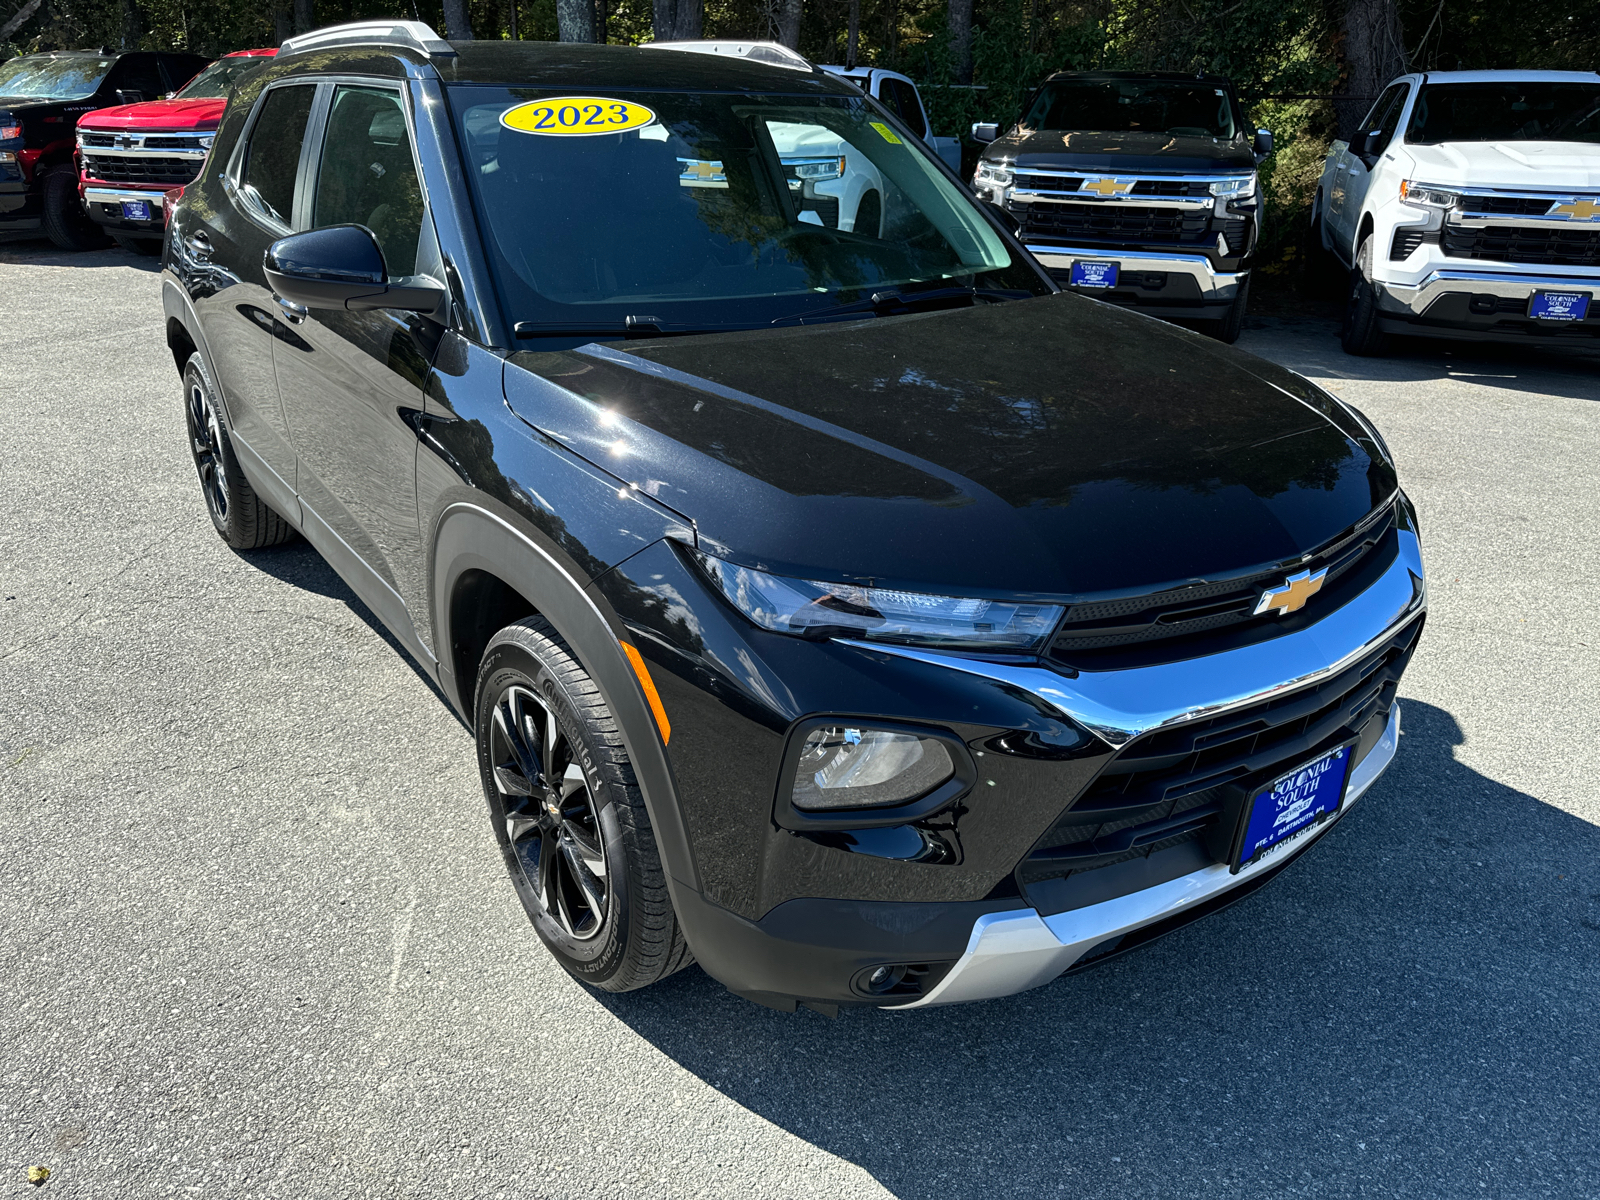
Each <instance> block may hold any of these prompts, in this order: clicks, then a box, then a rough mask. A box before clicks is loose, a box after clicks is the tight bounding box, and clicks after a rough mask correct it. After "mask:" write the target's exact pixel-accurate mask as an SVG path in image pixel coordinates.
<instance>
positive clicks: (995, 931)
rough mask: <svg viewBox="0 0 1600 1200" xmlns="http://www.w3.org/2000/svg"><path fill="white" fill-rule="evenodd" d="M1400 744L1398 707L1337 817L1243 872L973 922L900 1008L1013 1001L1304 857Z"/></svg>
mask: <svg viewBox="0 0 1600 1200" xmlns="http://www.w3.org/2000/svg"><path fill="white" fill-rule="evenodd" d="M1399 741H1400V703H1399V701H1396V702H1395V704H1394V706H1393V707H1392V708H1391V709H1390V710H1389V720H1388V723H1387V724H1386V725H1385V726H1384V730H1383V733H1382V735H1381V736H1380V737H1379V739H1378V744H1377V745H1376V746H1374V747H1373V748H1372V749H1371V750H1370V751H1369V752H1368V754H1367V756H1366V757H1365V758H1363V759H1362V760H1361V761H1360V762H1359V763H1357V764H1356V766H1355V769H1354V770H1353V771H1352V772H1351V776H1350V786H1349V789H1348V790H1347V792H1346V793H1345V799H1344V803H1343V804H1342V805H1340V807H1339V811H1338V813H1337V814H1336V815H1335V816H1334V817H1333V818H1332V819H1331V820H1327V821H1323V822H1322V823H1321V824H1320V825H1313V826H1311V827H1310V828H1308V829H1307V830H1305V831H1304V832H1303V833H1301V834H1300V835H1299V836H1297V837H1294V838H1291V839H1290V840H1289V841H1287V842H1284V843H1283V844H1282V845H1281V846H1280V847H1278V848H1276V849H1275V850H1273V851H1271V852H1270V853H1268V854H1267V855H1266V857H1264V858H1261V859H1258V860H1257V861H1256V862H1254V863H1252V864H1250V865H1249V866H1248V867H1245V868H1244V869H1242V870H1241V871H1240V872H1239V873H1238V874H1237V875H1235V874H1233V873H1231V871H1230V868H1229V867H1228V865H1227V864H1226V863H1213V864H1212V865H1211V866H1209V867H1202V868H1201V869H1200V870H1198V871H1193V872H1191V873H1189V874H1188V875H1182V876H1179V877H1178V878H1177V879H1173V880H1170V881H1168V882H1167V883H1161V884H1157V885H1156V886H1154V887H1148V888H1144V889H1142V890H1140V891H1137V892H1129V893H1128V894H1126V895H1123V896H1116V897H1113V898H1112V899H1110V900H1103V901H1101V902H1100V903H1099V904H1090V905H1086V906H1085V907H1083V908H1074V909H1068V910H1067V911H1066V912H1060V913H1055V914H1053V915H1052V916H1048V917H1041V916H1040V915H1039V910H1038V909H1035V908H1023V909H1012V910H1010V911H1008V912H999V913H988V914H986V915H984V916H981V917H979V918H978V919H977V920H976V921H974V922H973V925H972V934H971V936H970V937H969V938H968V940H967V948H966V950H965V952H964V953H963V954H962V955H961V957H960V958H959V959H958V960H957V961H956V964H955V966H953V967H951V968H950V971H949V973H948V974H947V975H945V977H944V978H943V979H941V980H940V981H939V982H938V983H937V984H936V985H935V986H934V987H933V989H932V990H931V991H930V992H929V993H928V994H927V995H926V996H923V997H921V998H920V999H917V1000H913V1001H912V1002H911V1003H910V1004H897V1005H893V1006H891V1007H894V1008H933V1007H936V1006H938V1005H942V1004H961V1003H965V1002H966V1001H969V1000H990V999H994V998H995V997H998V996H1010V995H1013V994H1015V993H1017V992H1023V991H1027V990H1028V989H1029V988H1035V987H1038V986H1040V985H1041V984H1045V983H1049V982H1050V981H1051V980H1052V979H1054V978H1055V977H1056V976H1058V975H1060V974H1061V973H1062V972H1063V971H1065V970H1067V969H1068V968H1069V967H1071V966H1072V965H1073V964H1074V963H1076V962H1077V961H1078V960H1079V959H1080V958H1082V957H1083V956H1084V955H1085V954H1087V953H1089V951H1091V950H1093V949H1094V948H1095V947H1096V946H1098V945H1100V944H1101V943H1102V942H1104V941H1106V940H1107V939H1109V938H1113V937H1117V936H1118V935H1120V934H1127V933H1132V932H1134V931H1135V930H1138V929H1142V928H1143V927H1144V926H1146V925H1153V924H1154V923H1155V922H1157V921H1161V920H1164V919H1166V918H1167V917H1171V916H1174V915H1176V914H1177V913H1180V912H1182V911H1184V910H1185V909H1190V908H1193V907H1194V906H1195V905H1197V904H1201V903H1204V902H1205V901H1208V900H1212V899H1215V898H1216V897H1218V896H1221V895H1223V894H1225V893H1227V892H1230V891H1232V890H1233V889H1234V888H1236V887H1238V886H1240V885H1241V884H1244V883H1248V882H1249V881H1250V880H1251V879H1253V878H1255V877H1256V876H1258V875H1260V874H1261V873H1262V872H1264V871H1267V870H1271V869H1273V868H1276V867H1279V866H1282V865H1286V864H1287V863H1288V862H1292V861H1293V860H1294V859H1296V858H1298V857H1300V855H1301V854H1303V853H1305V852H1306V851H1307V850H1308V849H1310V848H1311V847H1312V846H1313V845H1315V844H1316V843H1317V842H1318V841H1320V840H1321V839H1322V837H1323V835H1324V834H1326V833H1327V832H1328V830H1330V829H1332V828H1333V827H1334V826H1335V825H1337V824H1338V823H1339V822H1340V821H1341V820H1343V819H1344V815H1345V814H1346V813H1347V812H1349V811H1350V809H1351V808H1352V807H1353V806H1354V805H1355V803H1356V801H1358V800H1360V799H1361V797H1362V796H1364V795H1366V793H1367V792H1368V791H1369V790H1370V789H1371V787H1372V785H1373V784H1374V783H1376V782H1377V781H1378V778H1379V777H1380V776H1381V775H1382V774H1383V772H1384V771H1385V770H1386V769H1387V768H1388V766H1389V764H1390V763H1391V762H1393V761H1394V755H1395V750H1396V749H1397V748H1398V745H1399Z"/></svg>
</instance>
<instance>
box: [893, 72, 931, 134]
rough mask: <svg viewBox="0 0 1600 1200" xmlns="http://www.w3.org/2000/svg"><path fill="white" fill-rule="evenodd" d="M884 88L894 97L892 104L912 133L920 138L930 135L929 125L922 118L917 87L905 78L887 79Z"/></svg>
mask: <svg viewBox="0 0 1600 1200" xmlns="http://www.w3.org/2000/svg"><path fill="white" fill-rule="evenodd" d="M883 90H884V92H885V93H886V94H887V96H890V97H893V101H894V102H893V104H892V105H891V107H892V108H894V109H895V110H896V111H897V112H898V113H899V114H900V119H901V120H902V121H904V122H905V123H906V126H907V127H908V128H909V129H910V130H911V132H912V133H914V134H916V135H917V136H918V137H920V138H925V137H927V136H928V127H927V125H926V124H924V123H923V120H922V104H921V102H920V101H919V100H918V99H917V89H916V88H914V87H912V86H911V85H910V84H909V83H907V82H906V81H905V80H903V79H885V80H884V81H883Z"/></svg>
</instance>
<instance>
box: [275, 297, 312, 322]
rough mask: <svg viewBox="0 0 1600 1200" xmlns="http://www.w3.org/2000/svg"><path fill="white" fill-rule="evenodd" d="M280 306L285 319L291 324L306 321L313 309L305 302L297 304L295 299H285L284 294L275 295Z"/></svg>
mask: <svg viewBox="0 0 1600 1200" xmlns="http://www.w3.org/2000/svg"><path fill="white" fill-rule="evenodd" d="M273 299H274V300H276V301H277V302H278V307H279V308H280V309H282V310H283V319H284V320H285V321H288V322H289V324H291V325H298V324H300V322H301V321H304V320H305V319H306V317H307V316H308V315H309V314H310V312H311V310H310V309H309V308H307V307H306V306H305V305H304V304H296V303H295V302H294V301H293V300H285V299H284V298H283V297H282V296H274V297H273Z"/></svg>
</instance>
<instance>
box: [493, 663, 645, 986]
mask: <svg viewBox="0 0 1600 1200" xmlns="http://www.w3.org/2000/svg"><path fill="white" fill-rule="evenodd" d="M535 636H538V635H535ZM541 640H544V639H541ZM552 649H553V647H552ZM513 685H519V686H523V687H526V688H528V689H529V690H530V691H532V692H534V693H536V694H537V695H538V696H539V698H540V700H541V702H543V703H544V704H546V705H548V706H549V707H550V709H551V711H552V712H553V713H555V717H556V721H557V723H558V724H559V725H560V726H561V731H562V733H563V734H564V735H565V736H566V737H567V738H568V739H569V741H570V742H571V744H572V746H573V747H574V749H575V750H576V752H577V754H576V757H577V761H578V764H579V767H580V768H581V769H582V771H583V773H584V777H585V778H586V779H587V780H588V783H589V789H590V795H591V796H593V797H594V804H595V818H596V821H597V823H598V826H599V831H600V835H601V838H602V841H603V844H604V846H605V852H606V866H607V877H606V914H605V921H604V924H603V925H602V927H601V930H600V932H599V933H598V934H596V935H595V936H594V937H592V938H586V939H583V940H579V939H576V938H573V937H571V936H570V935H569V934H568V933H567V932H566V931H565V930H564V929H563V928H562V927H561V925H560V924H559V923H558V922H557V921H556V920H555V919H554V918H553V917H551V916H550V914H549V913H548V912H546V911H545V909H544V906H543V905H542V904H540V902H539V898H538V895H537V890H536V885H535V884H533V883H530V881H529V880H528V879H527V877H526V875H525V874H524V872H523V870H522V865H521V863H520V861H519V859H518V856H517V853H516V851H515V849H513V847H512V845H511V842H510V839H509V838H508V836H507V834H506V825H505V813H504V810H503V808H502V806H501V803H500V798H499V791H498V789H497V788H496V787H495V784H494V763H493V761H492V752H491V747H490V736H489V731H490V729H491V727H492V725H493V721H494V706H495V705H496V704H497V703H498V702H499V699H500V697H501V696H502V695H503V694H504V692H505V691H506V689H507V688H509V687H511V686H513ZM474 718H475V722H474V727H475V728H476V729H477V731H478V735H477V752H478V774H479V777H480V780H481V781H482V784H483V791H484V798H485V800H486V802H487V804H488V807H489V818H490V822H491V825H492V827H493V832H494V837H495V843H496V845H498V846H499V848H500V854H501V857H502V858H503V859H504V860H505V864H506V870H507V871H508V872H509V873H510V875H511V880H512V884H513V885H514V886H515V888H516V891H517V898H518V899H519V900H521V901H522V907H523V909H524V910H525V911H526V912H527V914H528V919H529V920H530V921H531V922H532V924H533V928H534V931H535V932H536V933H537V934H538V935H539V940H540V941H542V942H544V944H545V946H546V947H547V948H548V949H549V950H550V952H551V953H552V954H553V955H555V957H556V961H558V962H559V963H560V964H561V965H562V966H563V967H564V968H566V970H567V971H568V972H569V973H570V974H571V975H573V976H574V977H575V978H577V979H579V980H582V981H583V982H584V983H588V984H592V985H594V986H596V987H600V986H603V985H604V984H605V983H606V982H607V981H608V980H610V979H611V978H612V976H614V975H616V974H617V972H618V971H619V970H620V969H621V968H622V967H623V965H624V963H625V960H626V957H627V948H628V936H629V933H630V926H631V924H632V911H631V904H630V900H631V895H632V891H631V883H632V875H633V869H632V868H633V863H632V859H631V857H630V855H629V854H628V850H627V845H626V842H625V839H624V837H623V832H622V823H621V821H620V820H619V819H618V815H617V794H616V793H617V789H618V788H619V787H621V786H622V784H621V783H620V781H618V780H617V779H615V778H614V777H613V775H612V773H611V772H609V771H607V770H606V764H605V763H604V762H603V761H602V760H601V758H600V756H599V755H598V754H597V753H596V747H595V744H594V740H593V738H592V737H591V736H590V732H589V730H588V728H587V726H586V722H585V721H584V720H583V718H582V717H581V716H580V715H579V713H578V711H577V707H576V705H574V704H573V702H572V698H571V697H570V696H569V695H568V694H567V690H566V688H565V687H564V686H563V685H562V682H561V680H560V678H559V677H558V676H557V675H556V673H555V671H553V670H552V669H551V666H550V664H548V663H546V662H545V661H544V660H543V659H542V658H541V656H540V655H539V654H537V653H535V652H534V651H533V650H532V649H530V648H529V647H527V646H525V645H522V644H521V643H520V642H504V643H501V644H499V645H491V646H490V648H489V650H488V651H487V652H486V653H485V655H484V660H483V664H482V667H481V668H480V673H479V684H478V695H477V703H476V707H475V711H474Z"/></svg>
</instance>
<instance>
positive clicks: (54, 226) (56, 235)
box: [44, 167, 111, 250]
mask: <svg viewBox="0 0 1600 1200" xmlns="http://www.w3.org/2000/svg"><path fill="white" fill-rule="evenodd" d="M44 232H45V236H46V237H48V238H49V239H50V240H51V241H52V242H53V243H55V245H56V248H57V249H59V250H103V249H105V247H107V246H109V245H110V244H111V243H110V242H109V241H108V240H107V238H106V235H105V233H104V232H103V231H102V230H101V228H100V226H98V225H96V224H95V223H94V222H93V221H91V220H90V219H89V214H88V213H86V212H84V211H83V201H82V200H80V199H79V198H78V176H77V173H76V172H75V171H73V169H72V168H71V167H52V168H50V170H48V171H46V172H45V176H44Z"/></svg>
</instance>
